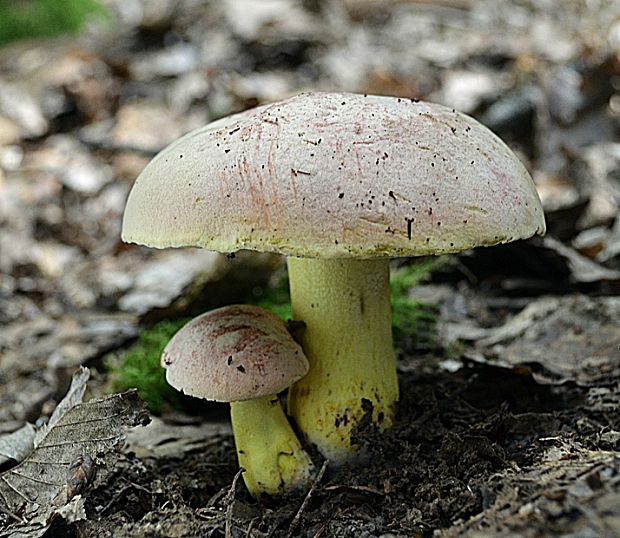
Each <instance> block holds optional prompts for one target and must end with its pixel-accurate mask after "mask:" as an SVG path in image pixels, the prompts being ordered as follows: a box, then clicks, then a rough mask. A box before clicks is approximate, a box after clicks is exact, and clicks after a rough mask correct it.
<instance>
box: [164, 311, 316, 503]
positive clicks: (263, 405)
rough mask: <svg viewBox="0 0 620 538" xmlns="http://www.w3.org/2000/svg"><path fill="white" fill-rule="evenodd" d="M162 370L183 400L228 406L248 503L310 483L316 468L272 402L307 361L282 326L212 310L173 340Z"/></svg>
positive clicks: (260, 315)
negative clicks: (250, 498) (186, 396)
mask: <svg viewBox="0 0 620 538" xmlns="http://www.w3.org/2000/svg"><path fill="white" fill-rule="evenodd" d="M161 365H162V366H163V367H164V368H165V369H166V380H167V381H168V383H170V385H172V386H173V387H174V388H176V389H178V390H180V391H182V392H184V393H185V394H189V395H191V396H196V397H198V398H204V399H206V400H215V401H218V402H230V416H231V422H232V429H233V435H234V438H235V446H236V449H237V456H238V459H239V465H240V466H241V467H242V468H244V469H245V472H244V474H243V479H244V481H245V484H246V486H247V488H248V490H249V491H250V493H251V494H252V495H253V496H255V497H259V496H260V495H261V494H262V493H267V494H269V495H278V494H281V493H286V492H288V491H290V490H293V489H295V488H297V487H301V486H304V485H305V484H306V483H307V482H308V480H309V479H310V478H311V476H312V474H313V470H314V466H313V464H312V461H311V459H310V457H309V456H308V454H307V453H306V452H305V451H304V449H303V448H302V446H301V444H300V442H299V439H298V438H297V436H296V435H295V433H294V432H293V429H292V428H291V425H290V424H289V422H288V420H287V418H286V415H285V414H284V411H283V409H282V406H281V405H280V400H279V399H278V396H277V393H278V392H281V391H283V390H284V389H286V388H287V387H288V386H289V385H291V384H292V383H293V382H295V381H297V380H298V379H300V378H302V377H303V376H304V375H306V373H307V371H308V361H307V359H306V357H305V356H304V354H303V351H302V350H301V347H300V346H299V344H297V342H295V340H293V338H292V337H291V335H290V334H289V333H288V331H287V329H286V326H285V325H284V322H283V321H282V320H281V319H280V318H278V317H277V316H275V315H274V314H272V313H271V312H267V311H266V310H263V309H262V308H259V307H257V306H251V305H233V306H225V307H223V308H218V309H216V310H212V311H210V312H207V313H206V314H202V315H201V316H198V317H196V318H194V319H193V320H192V321H190V322H189V323H187V324H186V325H185V326H184V327H183V328H182V329H181V330H179V331H178V332H177V333H176V334H175V335H174V336H173V337H172V339H171V340H170V342H169V343H168V344H167V346H166V348H165V349H164V351H163V353H162V356H161Z"/></svg>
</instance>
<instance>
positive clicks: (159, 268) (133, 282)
mask: <svg viewBox="0 0 620 538" xmlns="http://www.w3.org/2000/svg"><path fill="white" fill-rule="evenodd" d="M104 3H105V4H106V5H107V6H108V8H109V11H110V18H109V19H108V20H107V22H105V21H104V22H99V23H95V24H93V25H92V26H89V27H88V28H87V30H86V31H85V32H84V33H83V34H81V35H80V36H79V37H77V38H71V39H70V38H58V39H54V40H45V41H34V42H26V43H24V42H21V43H17V44H13V45H10V46H5V47H4V48H0V537H2V538H4V537H12V538H17V537H24V538H26V537H27V538H35V537H40V536H44V535H45V536H63V537H89V536H92V537H99V536H109V537H115V538H116V537H120V538H123V537H135V536H152V537H182V536H226V537H228V536H230V537H242V536H248V537H255V538H259V537H267V536H273V537H285V536H304V537H332V536H333V537H375V536H376V537H379V536H383V537H385V538H388V537H412V536H445V537H453V536H454V537H456V536H476V537H487V536H488V537H491V536H525V537H540V536H563V537H574V538H577V537H579V538H587V537H605V538H607V537H614V536H620V293H619V292H620V217H619V216H618V214H619V208H620V143H619V142H618V133H619V132H620V83H619V81H620V18H619V17H620V3H619V2H618V1H612V0H607V1H605V0H599V1H596V2H587V3H585V2H578V1H566V2H538V1H534V0H521V1H516V0H514V1H506V0H502V1H497V0H443V1H438V2H429V1H423V0H418V1H416V0H402V1H389V2H378V1H373V0H360V1H353V0H351V1H345V2H337V1H328V0H325V1H320V0H317V1H310V0H308V1H294V0H273V1H269V2H266V1H264V2H263V1H251V0H235V1H233V0H227V1H222V2H219V1H218V2H215V1H208V0H192V1H191V2H178V1H175V0H159V1H157V2H151V1H149V2H147V1H146V0H122V1H121V0H107V1H106V2H104ZM310 89H312V90H325V91H333V90H339V91H356V92H360V93H363V92H367V93H378V94H386V95H398V96H404V97H415V98H421V99H426V100H431V101H436V102H440V103H444V104H448V105H449V106H451V107H455V108H457V109H459V110H461V111H463V112H466V113H469V114H471V115H473V116H474V117H476V118H477V119H478V120H480V121H481V122H482V123H484V124H486V125H487V126H489V127H490V128H491V129H493V130H494V131H495V132H497V133H498V134H499V135H500V136H501V137H502V138H504V139H505V140H506V141H507V142H508V143H509V145H510V146H511V147H512V148H513V149H514V150H515V151H516V152H517V154H518V155H519V156H520V157H521V158H522V160H523V161H524V163H525V164H526V166H527V168H528V169H529V170H530V172H531V173H532V175H533V177H534V180H535V182H536V185H537V188H538V190H539V194H540V196H541V199H542V201H543V206H544V209H545V214H546V219H547V227H548V233H547V235H546V236H545V237H544V238H536V239H532V240H528V241H525V242H520V243H518V244H512V245H504V246H498V247H492V248H488V249H480V250H475V251H471V252H467V253H464V254H462V255H460V256H455V257H451V258H450V259H449V260H448V261H447V262H446V263H444V264H442V265H441V266H440V268H439V269H437V270H436V271H434V272H433V273H432V274H430V275H429V276H427V277H426V278H425V279H424V280H423V282H421V283H420V284H419V285H417V286H415V287H412V288H411V289H407V290H404V291H402V293H404V295H406V296H407V297H408V298H410V299H411V300H416V301H421V302H422V303H424V304H425V305H427V307H425V308H430V309H432V312H433V313H434V316H435V321H434V322H432V323H431V324H430V325H429V326H426V327H425V328H424V330H425V331H427V332H426V333H425V334H424V335H422V336H421V335H420V334H417V335H416V334H414V333H413V332H411V331H409V332H408V331H407V330H405V331H402V330H401V331H400V332H399V334H398V337H397V342H396V343H397V347H398V371H399V376H400V390H401V400H400V402H399V406H398V411H397V419H396V422H395V424H394V427H393V428H392V429H390V430H389V431H386V432H378V431H374V430H372V429H369V430H368V431H359V432H358V439H359V443H360V445H361V446H362V447H363V449H364V452H365V453H366V454H368V457H367V459H366V460H365V461H364V463H363V465H358V466H354V467H353V466H352V467H347V466H344V467H341V468H338V469H336V468H331V467H330V466H329V464H328V465H327V466H326V467H325V473H324V474H323V475H322V476H321V477H320V478H318V479H317V480H316V482H315V484H314V485H313V488H312V490H309V491H304V492H300V493H298V494H296V495H293V496H290V497H286V498H281V499H261V500H260V501H257V500H255V499H253V498H252V497H250V496H249V495H248V494H247V492H246V491H245V489H244V487H243V483H242V481H241V480H239V481H238V482H237V481H236V477H237V472H238V465H237V461H236V455H235V450H234V444H233V440H232V435H231V432H230V426H229V423H228V417H227V414H228V410H227V407H226V406H223V405H219V404H198V403H196V402H188V401H184V402H183V404H184V406H183V407H182V408H181V409H182V410H179V409H176V410H175V409H174V408H173V407H172V406H171V405H170V404H169V403H167V402H166V401H164V402H163V403H162V405H161V406H160V409H158V410H157V413H155V412H152V413H148V412H147V411H146V410H145V409H144V407H143V404H142V403H141V402H140V400H139V398H137V397H136V395H135V393H133V392H130V393H125V394H120V395H112V396H111V395H109V393H110V391H111V390H113V389H112V388H111V387H114V383H113V380H112V379H111V378H112V377H113V375H111V374H110V369H109V368H110V365H116V366H118V365H119V364H121V363H122V361H123V357H124V356H125V353H126V351H127V350H128V349H131V346H132V345H133V344H134V342H135V341H136V339H137V337H138V336H139V335H140V334H145V331H147V330H148V329H149V328H150V327H152V326H153V325H154V324H155V323H157V322H159V321H161V320H167V319H171V320H178V319H181V318H187V317H189V316H192V315H195V314H197V313H199V312H202V311H204V309H206V308H211V307H214V306H219V305H223V304H230V303H234V302H237V301H243V300H246V299H247V297H248V296H256V294H257V293H260V292H261V290H268V289H269V285H270V282H273V280H274V274H275V275H276V276H277V275H278V274H280V272H281V270H282V269H281V266H282V262H281V260H280V258H278V257H277V256H271V255H259V254H253V253H240V254H239V255H237V256H236V257H235V258H234V259H229V258H226V257H225V256H223V255H219V254H214V253H211V252H206V251H202V250H197V249H191V250H190V249H179V250H164V251H154V250H151V249H147V248H143V247H138V246H135V245H125V244H123V243H121V241H120V222H121V218H122V212H123V208H124V203H125V199H126V196H127V193H128V192H129V189H130V188H131V185H132V182H133V180H134V179H135V177H136V175H137V174H138V173H139V172H140V171H141V169H142V168H143V167H144V166H145V164H146V163H147V162H148V161H149V159H150V158H151V157H152V156H153V155H154V154H155V153H156V152H157V151H159V150H160V149H162V148H163V147H164V146H165V145H167V144H168V143H169V142H171V141H172V140H174V139H176V138H177V137H178V136H180V135H181V134H183V133H185V132H187V131H188V130H190V129H192V128H194V127H198V126H200V125H203V124H205V123H206V122H208V121H209V120H211V119H216V118H218V117H221V116H223V115H226V114H229V113H231V112H234V111H238V110H242V109H245V108H248V107H251V106H254V105H256V104H259V103H264V102H269V101H272V100H276V99H280V98H284V97H286V96H288V95H290V94H292V93H295V92H298V91H305V90H310ZM413 262H414V261H413V260H398V261H395V262H394V263H395V264H397V265H399V266H407V265H409V264H411V263H413ZM274 271H275V273H274ZM428 305H430V306H428ZM401 329H402V327H401ZM83 366H84V367H87V368H88V369H89V370H90V374H88V373H87V372H86V371H85V370H79V373H78V374H75V377H74V381H73V385H72V386H71V389H69V386H70V384H71V380H72V376H74V372H75V371H76V370H77V369H79V368H80V367H83ZM117 372H118V371H117ZM89 375H90V378H89V377H88V376H89ZM114 375H118V373H117V374H114ZM68 390H69V396H68V397H66V398H65V394H66V393H67V391H68ZM85 391H86V397H85V398H84V392H85ZM63 398H64V399H63ZM82 402H84V403H82ZM153 410H154V409H153ZM149 421H150V422H149ZM147 422H149V424H148V425H146V423H147ZM129 426H134V427H132V428H131V429H130V430H129V431H128V433H125V432H126V430H127V428H128V427H129ZM63 428H75V430H74V431H73V434H68V433H67V430H64V431H62V429H63ZM68 440H71V442H72V443H73V446H72V448H71V449H70V450H69V448H66V449H65V448H62V447H67V446H69V444H67V443H68ZM63 443H64V444H63ZM59 447H60V448H59ZM80 455H81V456H80ZM84 455H89V458H90V457H92V461H90V459H89V458H86V459H85V458H84ZM76 458H77V459H76ZM80 458H81V459H80ZM317 463H318V464H319V465H320V463H321V462H318V461H317ZM70 466H71V467H70ZM67 477H69V482H70V488H69V490H71V491H70V493H69V491H68V489H67V487H66V484H67V480H68V478H67ZM71 480H73V482H71Z"/></svg>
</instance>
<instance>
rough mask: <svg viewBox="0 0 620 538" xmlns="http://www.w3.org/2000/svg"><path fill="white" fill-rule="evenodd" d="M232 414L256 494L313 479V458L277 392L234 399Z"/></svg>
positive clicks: (277, 492) (240, 453)
mask: <svg viewBox="0 0 620 538" xmlns="http://www.w3.org/2000/svg"><path fill="white" fill-rule="evenodd" d="M230 416H231V422H232V429H233V435H234V437H235V446H236V448H237V456H238V458H239V465H240V466H241V467H243V468H244V469H245V473H243V480H244V482H245V485H246V486H247V488H248V491H249V492H250V493H251V494H252V496H253V497H257V498H258V497H260V495H261V494H262V493H267V494H269V495H280V494H282V493H286V492H288V491H291V490H294V489H296V488H298V487H303V486H305V485H306V484H307V483H308V482H309V481H310V479H311V478H312V475H313V471H314V466H313V464H312V460H311V459H310V457H309V456H308V454H307V453H306V451H305V450H304V449H303V448H302V446H301V443H300V442H299V439H297V436H296V435H295V432H293V429H292V428H291V425H290V424H289V422H288V420H287V418H286V415H285V414H284V410H283V409H282V406H281V405H280V401H279V399H278V397H277V396H275V395H274V396H265V397H263V398H258V399H256V400H244V401H242V402H231V404H230Z"/></svg>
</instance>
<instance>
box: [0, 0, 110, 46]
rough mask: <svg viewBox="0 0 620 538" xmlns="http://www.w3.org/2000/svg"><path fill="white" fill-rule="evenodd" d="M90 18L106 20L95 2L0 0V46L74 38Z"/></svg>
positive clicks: (101, 6) (105, 12) (86, 0)
mask: <svg viewBox="0 0 620 538" xmlns="http://www.w3.org/2000/svg"><path fill="white" fill-rule="evenodd" d="M92 15H98V16H100V17H101V16H103V17H105V16H107V11H106V9H105V8H104V6H103V5H102V4H100V3H99V2H98V1H97V0H22V1H18V2H14V1H8V0H0V45H5V44H7V43H10V42H12V41H18V40H20V39H32V38H43V37H54V36H57V35H60V34H75V33H77V32H79V31H80V30H81V28H82V26H83V25H84V23H85V22H86V21H87V20H88V18H89V17H90V16H92Z"/></svg>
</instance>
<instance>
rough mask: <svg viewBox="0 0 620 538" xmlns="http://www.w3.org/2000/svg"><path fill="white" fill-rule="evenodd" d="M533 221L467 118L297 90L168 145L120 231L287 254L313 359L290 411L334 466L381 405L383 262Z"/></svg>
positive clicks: (385, 419)
mask: <svg viewBox="0 0 620 538" xmlns="http://www.w3.org/2000/svg"><path fill="white" fill-rule="evenodd" d="M544 231H545V221H544V216H543V210H542V206H541V203H540V200H539V198H538V194H537V192H536V188H535V186H534V183H533V181H532V179H531V177H530V176H529V174H528V173H527V171H526V169H525V167H524V166H523V164H522V163H521V162H520V161H519V159H518V158H517V157H516V156H515V154H514V153H513V152H512V151H511V150H510V149H509V148H508V147H507V146H506V145H505V144H504V143H503V142H502V141H501V140H500V139H499V138H498V137H497V136H495V135H494V134H493V133H492V132H491V131H489V130H488V129H487V128H485V127H484V126H482V125H481V124H480V123H478V122H477V121H476V120H474V119H472V118H470V117H469V116H466V115H464V114H461V113H459V112H456V111H455V110H453V109H450V108H447V107H444V106H441V105H436V104H432V103H425V102H421V101H418V100H415V99H403V98H396V97H379V96H367V95H358V94H349V93H305V94H300V95H297V96H295V97H292V98H290V99H287V100H285V101H281V102H277V103H273V104H269V105H265V106H261V107H258V108H255V109H252V110H248V111H246V112H242V113H240V114H236V115H233V116H229V117H227V118H223V119H221V120H218V121H216V122H213V123H211V124H209V125H207V126H205V127H203V128H201V129H198V130H196V131H193V132H191V133H189V134H187V135H186V136H184V137H183V138H181V139H179V140H178V141H176V142H174V143H173V144H171V145H170V146H168V148H166V149H165V150H163V151H162V152H161V153H160V154H159V155H157V156H156V157H155V158H154V159H153V161H151V163H149V165H148V166H147V167H146V168H145V169H144V171H143V172H142V174H140V176H139V177H138V179H137V180H136V182H135V185H134V186H133V189H132V191H131V193H130V195H129V198H128V200H127V207H126V209H125V217H124V221H123V233H122V235H123V239H124V240H125V241H129V242H135V243H140V244H145V245H149V246H153V247H157V248H166V247H181V246H200V247H204V248H208V249H211V250H217V251H220V252H233V251H236V250H239V249H251V250H258V251H269V252H279V253H282V254H285V255H287V256H289V258H288V269H289V281H290V287H291V302H292V308H293V317H294V318H295V319H296V320H303V321H304V323H305V324H306V330H305V333H304V336H303V341H302V346H303V349H304V352H305V353H306V356H307V357H308V360H309V362H310V371H309V373H308V375H306V376H305V377H304V378H303V379H301V380H300V381H299V382H298V383H296V384H295V385H294V386H293V388H292V389H291V391H290V393H289V400H288V402H289V412H290V414H291V415H292V416H293V417H294V418H295V420H296V422H297V426H298V427H299V430H300V431H301V432H302V433H303V435H304V436H305V437H306V439H307V440H308V441H309V442H311V443H314V444H315V445H317V447H318V448H319V449H320V451H321V452H322V453H323V454H324V455H325V456H326V457H327V458H328V459H330V460H331V461H332V463H338V462H341V461H345V460H347V459H351V458H352V457H355V454H356V452H357V447H356V446H355V445H354V444H353V443H352V441H351V437H352V433H353V432H354V431H355V429H356V427H357V426H358V424H359V423H360V421H362V420H363V419H365V418H366V419H368V418H370V422H371V423H373V424H375V425H376V426H378V427H380V428H385V427H389V426H390V424H391V423H392V421H393V418H394V412H395V406H396V402H397V400H398V379H397V375H396V363H395V356H394V350H393V344H392V334H391V312H390V292H389V259H390V258H391V257H403V256H425V255H436V254H445V253H450V252H460V251H463V250H467V249H470V248H473V247H477V246H489V245H495V244H499V243H507V242H509V241H514V240H517V239H524V238H527V237H530V236H532V235H534V234H542V233H544Z"/></svg>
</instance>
